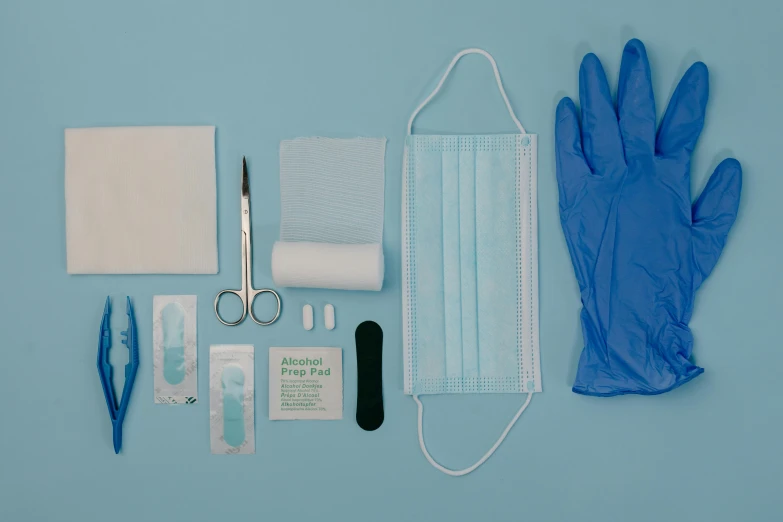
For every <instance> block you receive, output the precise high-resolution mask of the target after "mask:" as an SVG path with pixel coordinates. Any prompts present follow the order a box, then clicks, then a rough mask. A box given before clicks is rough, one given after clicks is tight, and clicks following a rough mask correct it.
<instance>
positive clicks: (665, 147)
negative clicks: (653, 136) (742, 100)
mask: <svg viewBox="0 0 783 522" xmlns="http://www.w3.org/2000/svg"><path fill="white" fill-rule="evenodd" d="M707 98H709V73H708V71H707V66H706V65H704V64H703V63H702V62H696V63H694V64H693V65H691V66H690V68H689V69H688V70H687V71H686V72H685V74H684V75H683V77H682V79H681V80H680V83H679V84H678V85H677V88H676V89H675V90H674V94H673V95H672V99H671V100H670V101H669V106H668V107H667V108H666V114H664V116H663V122H661V128H660V129H659V130H658V140H657V143H656V150H657V153H658V155H659V156H666V157H672V156H679V155H684V156H685V159H690V156H691V153H692V152H693V148H694V147H695V146H696V140H698V139H699V134H701V129H702V128H703V127H704V113H705V111H706V109H707Z"/></svg>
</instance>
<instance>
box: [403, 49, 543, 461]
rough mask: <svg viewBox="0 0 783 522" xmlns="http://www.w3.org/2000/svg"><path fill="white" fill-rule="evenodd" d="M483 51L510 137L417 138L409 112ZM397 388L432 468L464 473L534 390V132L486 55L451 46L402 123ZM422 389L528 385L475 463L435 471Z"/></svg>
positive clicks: (510, 389) (498, 389) (537, 379)
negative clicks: (415, 415) (415, 417)
mask: <svg viewBox="0 0 783 522" xmlns="http://www.w3.org/2000/svg"><path fill="white" fill-rule="evenodd" d="M467 54H481V55H483V56H485V57H486V58H487V59H488V60H489V61H490V63H491V64H492V68H493V70H494V73H495V79H496V80H497V84H498V87H499V89H500V93H501V94H502V95H503V100H504V101H505V103H506V107H507V108H508V111H509V114H510V115H511V117H512V118H513V120H514V123H515V124H516V126H517V127H518V128H519V130H520V134H495V135H418V134H412V132H411V131H412V128H413V120H414V119H415V118H416V116H417V115H418V113H419V111H421V109H422V108H423V107H424V106H425V105H426V104H427V103H429V101H430V100H432V98H433V97H434V96H435V95H436V94H437V93H438V91H439V90H440V88H441V87H442V86H443V83H444V82H445V80H446V78H447V77H448V75H449V73H450V72H451V70H452V69H453V67H454V66H455V65H456V63H457V61H458V60H459V59H460V58H462V57H463V56H465V55H467ZM403 170H404V171H403V210H402V212H403V249H404V254H403V273H402V277H403V327H404V346H405V349H404V365H405V393H406V394H409V395H412V396H413V398H414V400H415V401H416V403H417V404H418V408H419V443H420V446H421V449H422V451H423V452H424V455H425V456H426V457H427V459H428V460H429V461H430V463H431V464H432V465H433V466H435V467H436V468H437V469H439V470H441V471H443V472H444V473H447V474H450V475H465V474H467V473H470V472H471V471H473V470H474V469H476V468H477V467H478V466H480V465H481V464H483V463H484V461H486V459H488V458H489V457H490V456H491V455H492V453H493V452H494V451H495V449H497V447H498V446H499V445H500V443H501V442H502V441H503V439H504V438H505V436H506V434H507V433H508V432H509V430H510V429H511V427H512V426H513V425H514V423H515V422H516V420H517V419H518V418H519V416H520V415H521V414H522V412H523V411H524V409H525V408H526V407H527V405H528V404H529V403H530V399H531V397H532V394H533V392H540V391H541V374H540V365H539V352H538V266H537V264H538V263H537V242H538V240H537V232H536V231H537V225H536V135H534V134H527V133H526V132H525V129H524V128H523V127H522V124H521V123H520V122H519V120H518V119H517V117H516V116H515V115H514V112H513V110H512V109H511V104H510V103H509V101H508V97H507V96H506V93H505V91H504V89H503V84H502V83H501V80H500V73H499V72H498V68H497V65H496V64H495V61H494V59H493V58H492V56H490V55H489V53H487V52H486V51H483V50H481V49H466V50H464V51H461V52H460V53H458V54H457V55H456V56H455V57H454V59H453V60H452V62H451V64H450V65H449V67H448V69H447V70H446V72H445V73H444V75H443V77H442V78H441V80H440V82H439V83H438V86H437V87H436V88H435V90H434V91H433V92H432V93H431V94H430V95H429V96H428V97H427V99H425V100H424V102H422V104H421V105H419V107H418V108H417V109H416V110H415V111H414V112H413V114H412V115H411V118H410V121H409V122H408V136H407V138H406V141H405V158H404V160H403ZM428 393H526V394H528V395H527V399H526V400H525V402H524V403H523V405H522V407H521V408H520V409H519V411H518V412H517V414H516V415H515V416H514V418H513V419H512V421H511V422H510V423H509V425H508V426H507V427H506V430H505V431H504V432H503V434H502V435H501V437H500V438H499V440H498V441H497V442H496V444H495V445H494V446H493V447H492V448H491V449H490V450H489V451H488V452H487V454H486V455H484V457H483V458H482V459H481V460H479V461H478V462H477V463H476V464H474V465H473V466H471V467H469V468H467V469H464V470H459V471H454V470H450V469H447V468H444V467H443V466H441V465H440V464H438V463H437V462H435V460H434V459H432V457H431V456H430V455H429V453H428V451H427V448H426V446H425V443H424V436H423V428H422V418H423V406H422V404H421V401H420V400H419V398H418V396H419V395H422V394H428Z"/></svg>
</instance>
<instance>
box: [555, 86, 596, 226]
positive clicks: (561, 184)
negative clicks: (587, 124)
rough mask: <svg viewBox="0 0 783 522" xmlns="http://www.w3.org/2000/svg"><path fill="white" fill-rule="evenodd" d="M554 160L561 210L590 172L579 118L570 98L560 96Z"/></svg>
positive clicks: (556, 114)
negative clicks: (583, 146)
mask: <svg viewBox="0 0 783 522" xmlns="http://www.w3.org/2000/svg"><path fill="white" fill-rule="evenodd" d="M555 162H556V167H557V168H556V171H557V188H558V192H559V194H560V210H561V212H562V211H564V210H566V209H568V208H571V206H572V205H573V204H574V202H575V201H576V198H577V196H578V195H579V193H580V192H581V191H582V189H583V187H584V184H585V178H586V176H589V175H590V167H588V166H587V162H586V160H585V157H584V154H583V152H582V137H581V135H580V133H579V119H578V116H577V113H576V107H575V106H574V102H573V101H571V98H567V97H566V98H563V99H562V100H560V103H558V104H557V110H556V111H555Z"/></svg>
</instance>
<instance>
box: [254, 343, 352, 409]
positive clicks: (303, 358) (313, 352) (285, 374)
mask: <svg viewBox="0 0 783 522" xmlns="http://www.w3.org/2000/svg"><path fill="white" fill-rule="evenodd" d="M342 418H343V350H342V348H270V349H269V419H270V420H298V419H313V420H339V419H342Z"/></svg>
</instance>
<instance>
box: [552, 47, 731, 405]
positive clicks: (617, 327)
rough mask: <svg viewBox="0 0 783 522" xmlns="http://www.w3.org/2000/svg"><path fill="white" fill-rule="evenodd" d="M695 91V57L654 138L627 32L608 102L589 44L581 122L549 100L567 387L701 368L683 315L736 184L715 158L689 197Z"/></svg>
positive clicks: (564, 104)
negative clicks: (577, 339)
mask: <svg viewBox="0 0 783 522" xmlns="http://www.w3.org/2000/svg"><path fill="white" fill-rule="evenodd" d="M707 97H708V76H707V66H705V65H704V64H703V63H701V62H697V63H695V64H693V65H692V66H691V67H690V69H688V71H687V72H686V73H685V75H684V76H683V78H682V80H681V81H680V83H679V85H678V86H677V89H676V90H675V91H674V94H673V95H672V99H671V101H670V102H669V106H668V107H667V109H666V114H665V115H664V118H663V122H662V123H661V126H660V129H658V134H657V136H656V134H655V100H654V99H653V91H652V84H651V81H650V65H649V63H648V62H647V53H646V52H645V49H644V45H643V44H642V42H640V41H639V40H631V41H630V42H628V43H627V44H626V46H625V50H624V51H623V59H622V65H621V66H620V81H619V87H618V92H617V109H615V106H614V104H613V103H612V96H611V94H610V92H609V85H608V84H607V81H606V75H605V74H604V71H603V68H602V67H601V62H600V61H599V60H598V58H597V57H596V56H595V55H594V54H588V55H587V56H585V57H584V60H583V61H582V66H581V68H580V70H579V99H580V102H581V104H582V118H581V131H580V121H579V116H578V114H577V111H576V108H575V107H574V103H573V102H572V101H571V100H570V99H569V98H563V99H562V100H561V101H560V104H559V105H558V106H557V116H556V120H557V121H556V126H555V142H556V144H555V148H556V154H557V182H558V188H559V192H560V221H561V224H562V226H563V232H564V234H565V239H566V242H567V243H568V250H569V252H570V254H571V261H572V263H573V265H574V271H575V272H576V278H577V281H578V282H579V290H580V292H581V297H582V305H583V308H582V332H583V334H584V342H585V347H584V349H583V351H582V356H581V358H580V360H579V370H578V371H577V375H576V382H574V388H573V391H574V392H576V393H583V394H587V395H600V396H610V395H619V394H624V393H641V394H656V393H663V392H666V391H668V390H671V389H673V388H676V387H677V386H679V385H681V384H683V383H685V382H688V381H689V380H690V379H692V378H694V377H696V376H697V375H699V374H700V373H701V372H703V371H704V370H703V369H702V368H699V367H698V366H696V365H695V364H693V363H692V362H691V361H690V357H691V351H692V348H693V336H692V335H691V331H690V329H689V328H688V322H689V321H690V318H691V312H692V309H693V298H694V294H695V293H696V290H697V289H698V288H699V286H700V285H701V283H702V282H703V281H704V279H705V278H706V277H707V276H708V275H709V274H710V272H711V271H712V269H713V267H714V266H715V263H716V262H717V261H718V257H719V256H720V253H721V250H723V245H724V243H725V242H726V236H727V234H728V233H729V229H730V228H731V225H732V224H733V223H734V219H735V218H736V216H737V208H738V206H739V200H740V189H741V186H742V170H741V168H740V164H739V162H738V161H737V160H735V159H726V160H724V161H723V162H722V163H721V164H720V165H718V167H717V168H716V169H715V172H714V173H713V174H712V177H710V180H709V182H708V183H707V186H706V187H705V188H704V191H703V192H702V193H701V196H699V199H698V200H697V201H696V203H694V204H693V205H691V197H690V161H691V154H692V153H693V148H694V146H695V145H696V140H697V139H698V137H699V133H700V132H701V129H702V127H703V125H704V112H705V108H706V106H707Z"/></svg>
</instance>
